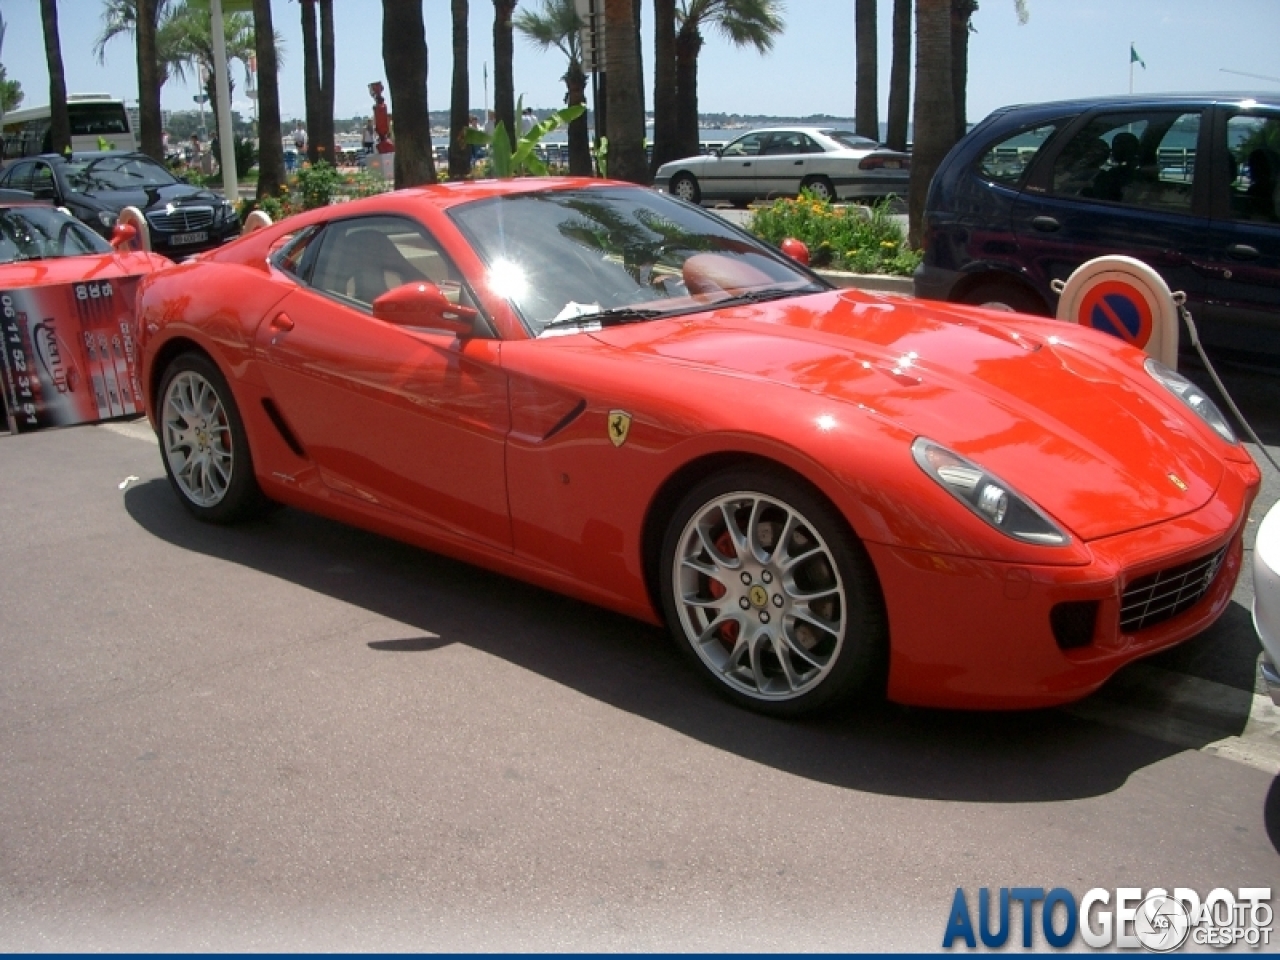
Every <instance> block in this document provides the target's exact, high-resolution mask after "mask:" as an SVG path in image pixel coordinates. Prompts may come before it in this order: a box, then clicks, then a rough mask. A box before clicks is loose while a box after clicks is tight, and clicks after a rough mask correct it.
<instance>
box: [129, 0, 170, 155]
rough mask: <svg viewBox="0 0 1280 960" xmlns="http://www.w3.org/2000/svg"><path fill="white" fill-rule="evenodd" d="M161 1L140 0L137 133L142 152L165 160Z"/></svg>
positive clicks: (138, 3)
mask: <svg viewBox="0 0 1280 960" xmlns="http://www.w3.org/2000/svg"><path fill="white" fill-rule="evenodd" d="M160 3H161V0H137V5H138V29H137V43H136V46H135V54H136V56H137V61H138V133H139V140H140V144H139V146H140V147H141V148H142V152H143V153H145V154H146V155H147V156H149V157H151V158H152V159H153V160H158V161H160V162H161V163H163V162H164V129H163V127H164V121H163V120H161V119H160V84H161V83H162V82H163V81H162V79H161V72H160V70H161V68H160V61H159V58H158V57H157V56H156V27H157V20H158V18H159V13H160V11H159V7H160Z"/></svg>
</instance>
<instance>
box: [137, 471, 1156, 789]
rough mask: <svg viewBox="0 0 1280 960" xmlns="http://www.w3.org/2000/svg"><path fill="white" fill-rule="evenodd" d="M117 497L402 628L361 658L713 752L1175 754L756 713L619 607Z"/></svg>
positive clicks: (1023, 757)
mask: <svg viewBox="0 0 1280 960" xmlns="http://www.w3.org/2000/svg"><path fill="white" fill-rule="evenodd" d="M124 502H125V507H126V509H127V510H128V512H129V514H130V515H131V516H132V517H133V519H134V520H135V521H136V522H137V523H138V524H139V525H140V526H141V527H142V528H143V529H145V530H146V531H148V532H149V533H151V534H152V535H154V536H156V537H158V538H160V539H162V540H164V541H167V542H169V543H171V544H173V545H174V546H176V547H178V548H180V549H183V550H190V551H195V552H198V553H202V554H205V555H208V556H211V557H216V558H218V559H220V560H224V561H226V562H230V563H235V564H240V565H243V566H245V567H248V568H251V569H254V570H258V571H261V572H262V573H265V574H267V575H269V576H271V577H276V578H280V579H283V580H285V581H288V582H290V583H293V584H296V585H298V586H301V587H304V588H306V589H308V590H313V591H316V592H317V593H321V594H324V595H327V596H331V597H334V598H336V599H338V600H341V601H343V602H345V603H349V604H352V605H354V606H357V607H360V608H362V609H365V610H368V611H371V612H373V613H376V614H378V615H380V616H382V617H386V618H389V619H391V620H395V621H398V622H401V623H403V624H406V625H407V626H408V627H409V628H410V630H409V632H408V633H407V634H406V635H405V636H404V637H401V638H399V639H395V640H389V641H380V642H375V643H368V644H366V645H365V646H366V648H367V649H368V652H369V655H370V656H387V655H393V656H402V657H406V658H410V657H430V656H431V655H432V651H433V650H435V649H438V648H439V647H441V646H444V645H447V644H450V643H463V644H467V645H469V646H471V647H473V648H475V649H477V650H480V651H483V652H484V653H487V654H490V655H492V656H496V657H501V658H502V659H504V660H506V661H508V662H510V663H512V664H514V665H516V666H519V667H522V668H524V669H526V670H530V671H533V672H535V673H537V674H539V675H541V676H543V677H546V678H547V679H549V680H552V681H554V682H556V683H559V684H563V685H565V686H566V687H569V688H571V689H573V690H575V691H578V692H580V693H582V694H585V695H587V696H590V697H593V698H595V699H597V700H599V701H601V702H603V703H606V704H609V705H610V706H613V707H616V708H617V709H620V710H625V711H628V712H630V713H632V714H635V715H638V716H641V717H644V718H646V719H648V720H651V721H653V722H655V723H659V724H662V725H664V726H666V727H668V728H670V729H672V730H675V731H677V732H679V733H680V734H683V735H685V736H688V737H692V738H695V739H697V740H699V741H701V742H703V743H706V744H708V745H710V746H713V747H715V748H717V749H720V750H725V751H730V752H732V753H734V754H737V755H739V756H741V757H744V758H747V759H749V760H752V761H755V762H757V763H761V764H765V765H767V766H769V767H773V768H775V769H778V770H782V771H785V772H787V773H790V774H793V775H795V776H800V777H805V778H808V779H810V780H814V781H818V782H822V783H826V784H830V785H833V786H836V787H841V788H845V789H850V790H859V791H871V792H875V793H882V794H886V795H894V796H904V797H916V798H927V799H939V800H953V801H969V802H988V803H989V802H1009V803H1015V802H1018V803H1021V802H1037V801H1059V800H1067V799H1073V798H1080V797H1089V796H1097V795H1101V794H1105V793H1108V792H1111V791H1114V790H1116V789H1117V788H1118V787H1120V786H1121V785H1123V784H1124V783H1125V781H1126V780H1127V779H1128V777H1129V776H1130V775H1132V774H1133V773H1134V772H1135V771H1137V770H1140V769H1142V768H1144V767H1147V766H1149V765H1151V764H1154V763H1157V762H1158V761H1160V760H1163V759H1165V758H1167V757H1170V756H1172V755H1174V754H1176V753H1178V752H1180V748H1179V747H1175V746H1172V745H1170V744H1168V743H1165V742H1162V741H1160V740H1157V739H1152V738H1149V737H1147V736H1143V735H1140V734H1137V733H1130V732H1126V731H1125V730H1122V729H1117V728H1115V727H1112V726H1109V725H1104V724H1100V723H1096V722H1093V721H1092V720H1088V719H1084V718H1080V717H1076V716H1072V715H1070V714H1068V713H1066V712H1064V711H1060V710H1039V711H1025V712H1017V713H967V712H954V711H940V710H923V709H912V708H906V707H900V706H895V705H892V704H883V703H882V704H875V705H869V706H862V707H858V708H856V709H850V710H846V711H844V712H842V713H839V714H836V715H828V716H820V717H816V718H812V719H805V720H801V721H782V720H775V719H771V718H768V717H762V716H758V715H756V714H752V713H749V712H747V711H745V710H742V709H740V708H738V707H735V706H733V705H731V704H729V703H727V702H725V701H723V700H721V699H720V698H719V697H717V696H715V695H714V694H713V693H712V691H711V690H710V688H709V687H708V686H706V685H704V683H703V682H702V681H701V679H700V678H699V677H697V676H696V675H695V674H694V672H693V670H692V669H691V668H690V667H689V666H688V665H687V664H686V663H685V661H684V659H683V657H682V656H681V654H680V653H679V651H678V650H677V649H676V648H675V645H674V644H673V643H672V642H671V641H670V640H669V639H668V638H667V636H666V634H665V633H664V632H663V631H662V630H660V629H658V628H655V627H652V626H649V625H647V624H643V623H640V622H638V621H635V620H632V619H630V618H627V617H623V616H620V615H617V614H613V613H610V612H609V611H606V610H602V609H600V608H597V607H593V606H590V605H588V604H584V603H580V602H578V601H575V600H572V599H569V598H566V597H562V596H560V595H558V594H554V593H551V592H548V591H545V590H541V589H539V588H536V587H532V586H528V585H526V584H523V583H520V582H518V581H515V580H511V579H508V578H506V577H502V576H499V575H497V574H492V573H489V572H486V571H484V570H481V569H479V568H476V567H473V566H470V565H468V564H464V563H459V562H455V561H453V560H449V559H447V558H444V557H440V556H438V555H436V554H432V553H429V552H427V551H423V550H419V549H416V548H414V547H410V546H407V545H404V544H401V543H399V542H397V541H394V540H390V539H387V538H384V537H380V536H377V535H375V534H371V533H366V532H363V531H360V530H356V529H354V528H351V527H347V526H344V525H341V524H338V523H335V522H331V521H328V520H325V519H323V518H320V517H316V516H312V515H309V514H306V513H303V512H301V511H297V510H291V509H284V510H281V511H279V512H277V513H275V514H273V515H271V516H270V517H268V518H266V519H263V520H259V521H254V522H251V523H246V524H242V525H239V526H235V527H229V528H228V527H216V526H209V525H206V524H202V523H200V522H198V521H196V520H195V519H194V518H192V517H191V516H190V515H189V514H188V513H187V512H186V511H185V510H183V509H182V507H181V506H180V505H179V504H178V502H177V500H176V499H175V497H174V495H173V493H172V491H171V490H170V488H169V486H168V484H167V483H166V482H165V481H164V480H162V479H157V480H152V481H150V482H147V483H144V484H140V485H137V486H134V487H131V488H130V489H129V490H128V491H127V492H126V493H125V497H124ZM246 602H249V601H248V600H246ZM419 631H421V633H419ZM353 642H355V641H353ZM405 669H406V670H412V669H414V667H413V665H412V664H411V663H407V664H406V667H405Z"/></svg>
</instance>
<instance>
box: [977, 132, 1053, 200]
mask: <svg viewBox="0 0 1280 960" xmlns="http://www.w3.org/2000/svg"><path fill="white" fill-rule="evenodd" d="M1057 129H1058V125H1057V124H1056V123H1046V124H1042V125H1041V126H1038V127H1032V128H1031V129H1029V130H1020V131H1018V132H1017V133H1015V134H1014V135H1013V136H1011V137H1005V138H1004V139H1003V140H1001V141H1000V142H999V143H994V144H992V145H991V147H990V148H988V150H987V152H986V153H984V154H983V155H982V157H981V159H980V160H978V175H979V176H980V177H982V178H983V179H984V180H989V181H991V182H992V183H1000V184H1004V185H1005V186H1008V187H1016V186H1018V185H1019V184H1021V183H1022V180H1023V177H1025V176H1026V173H1027V169H1028V168H1029V167H1030V166H1031V164H1032V161H1034V160H1035V158H1036V157H1037V156H1039V154H1040V151H1041V150H1042V149H1044V145H1045V144H1046V143H1048V142H1049V138H1050V137H1052V136H1053V133H1054V131H1055V130H1057Z"/></svg>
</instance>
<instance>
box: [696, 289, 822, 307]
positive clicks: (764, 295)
mask: <svg viewBox="0 0 1280 960" xmlns="http://www.w3.org/2000/svg"><path fill="white" fill-rule="evenodd" d="M821 292H822V288H821V287H819V286H817V285H816V284H812V283H808V284H805V285H804V286H803V287H769V288H768V289H765V290H748V291H746V292H745V293H738V294H734V295H733V296H732V297H725V298H724V299H723V300H716V301H715V302H714V303H711V304H708V307H710V308H719V307H734V306H737V305H738V304H740V303H768V302H769V301H770V300H782V299H785V298H786V297H796V296H800V295H801V294H806V293H821Z"/></svg>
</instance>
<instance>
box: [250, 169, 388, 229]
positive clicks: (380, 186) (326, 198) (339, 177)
mask: <svg viewBox="0 0 1280 960" xmlns="http://www.w3.org/2000/svg"><path fill="white" fill-rule="evenodd" d="M390 189H391V183H390V182H389V181H387V180H384V179H383V178H382V177H380V176H378V175H376V174H374V173H371V172H369V171H368V170H357V171H355V172H354V173H340V172H339V171H338V170H336V169H334V168H333V167H331V166H330V165H329V164H327V163H325V162H324V161H323V160H322V161H320V162H319V163H317V164H314V165H312V164H309V163H304V164H303V165H302V168H301V169H300V170H299V171H298V172H297V174H296V175H294V176H293V177H291V178H290V179H289V182H288V183H287V184H282V185H281V187H280V196H278V197H263V198H261V199H257V200H243V201H241V203H240V219H241V220H243V219H244V218H245V217H246V216H248V214H249V212H250V211H252V210H262V211H263V212H264V213H266V214H267V216H269V217H270V218H271V219H272V221H276V220H281V219H283V218H284V217H287V216H290V215H292V214H295V213H301V212H302V211H303V210H311V209H314V208H315V207H327V206H328V205H329V204H331V203H339V202H341V201H344V200H356V199H358V198H360V197H371V196H373V195H374V194H377V193H385V192H386V191H388V190H390Z"/></svg>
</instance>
